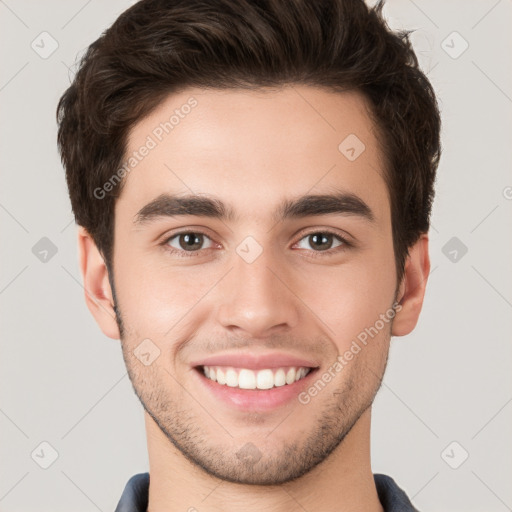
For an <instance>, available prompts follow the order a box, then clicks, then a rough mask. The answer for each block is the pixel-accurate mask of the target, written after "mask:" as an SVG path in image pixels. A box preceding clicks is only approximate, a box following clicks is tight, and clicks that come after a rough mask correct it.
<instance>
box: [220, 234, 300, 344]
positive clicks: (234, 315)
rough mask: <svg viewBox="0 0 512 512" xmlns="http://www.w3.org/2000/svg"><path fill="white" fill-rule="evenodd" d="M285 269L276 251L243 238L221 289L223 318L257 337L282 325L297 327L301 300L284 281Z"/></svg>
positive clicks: (234, 326)
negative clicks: (298, 299)
mask: <svg viewBox="0 0 512 512" xmlns="http://www.w3.org/2000/svg"><path fill="white" fill-rule="evenodd" d="M249 238H250V237H249ZM258 252H259V254H258ZM256 255H257V257H256V258H255V259H253V258H254V256H256ZM281 269H282V265H280V261H279V259H278V258H277V257H275V256H274V251H272V250H271V249H269V248H266V249H263V247H261V246H259V247H258V246H257V245H256V244H255V243H254V241H252V240H247V241H245V242H242V243H241V244H240V245H239V246H238V247H237V249H236V251H235V253H234V254H233V259H232V270H231V272H229V274H228V275H227V276H226V279H225V280H224V283H223V284H222V289H221V290H219V292H220V294H219V296H218V300H219V302H220V304H219V308H218V320H219V322H220V323H221V324H222V325H223V326H224V327H225V328H230V329H237V328H238V329H240V330H244V331H246V334H247V335H250V336H254V337H256V336H258V337H260V336H264V335H265V333H269V332H270V331H273V330H274V329H275V328H276V327H278V326H279V327H280V328H282V329H284V328H286V327H287V328H291V327H293V326H294V325H295V324H296V322H297V319H298V311H297V309H296V308H297V304H296V301H295V300H294V295H293V293H291V291H290V290H289V289H288V288H287V286H286V285H285V284H284V283H286V281H287V279H286V277H285V275H284V272H282V270H281Z"/></svg>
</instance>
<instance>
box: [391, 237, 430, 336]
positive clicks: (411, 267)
mask: <svg viewBox="0 0 512 512" xmlns="http://www.w3.org/2000/svg"><path fill="white" fill-rule="evenodd" d="M429 273H430V257H429V254H428V235H427V234H423V235H421V236H420V238H419V240H418V241H417V242H416V243H415V244H414V245H413V246H411V247H410V248H409V255H408V256H407V260H406V263H405V270H404V277H403V279H402V282H401V283H400V287H399V292H398V294H397V302H398V303H399V305H400V306H399V307H398V308H397V313H396V315H395V318H394V320H393V327H392V329H391V335H392V336H405V335H406V334H409V333H410V332H411V331H412V330H413V329H414V327H416V324H417V322H418V318H419V316H420V312H421V308H422V306H423V298H424V296H425V288H426V286H427V280H428V275H429Z"/></svg>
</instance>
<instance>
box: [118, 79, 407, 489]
mask: <svg viewBox="0 0 512 512" xmlns="http://www.w3.org/2000/svg"><path fill="white" fill-rule="evenodd" d="M186 105H188V107H187V106H186ZM173 115H174V118H171V116H173ZM170 119H171V121H170ZM166 122H167V123H168V124H167V125H166V124H165V123H166ZM374 131H375V128H374V125H373V123H372V121H371V120H370V118H369V115H368V113H367V107H366V103H365V101H364V99H363V97H362V96H360V95H358V94H357V93H355V92H350V93H349V92H344V93H333V92H327V91H325V90H321V89H318V88H313V87H306V86H300V87H299V86H294V87H285V88H283V89H280V90H277V91H276V90H274V91H268V90H267V91H262V90H259V91H257V92H256V91H251V92H248V91H240V90H229V91H228V90H224V91H219V90H208V91H206V90H199V89H188V90H185V91H183V92H181V93H179V94H175V95H172V96H170V97H169V98H168V99H167V100H166V101H165V102H164V103H162V104H161V105H160V106H159V108H157V109H156V110H155V111H154V112H153V113H152V114H151V115H150V116H148V117H147V118H145V119H144V120H142V121H140V122H139V123H138V124H137V125H136V126H135V127H134V128H133V129H132V131H131V133H130V137H129V140H128V151H127V155H126V157H127V158H129V157H130V156H132V157H133V158H136V159H137V161H136V162H135V161H132V164H135V165H133V166H132V167H133V168H132V169H131V170H130V171H129V172H128V173H127V175H126V178H125V179H126V182H125V184H124V187H123V190H122V193H121V196H120V198H119V199H118V201H117V203H116V214H115V215H116V217H115V243H114V257H113V262H114V283H115V292H116V300H117V302H116V306H117V313H118V315H119V316H118V321H119V322H120V323H121V324H122V333H121V341H122V349H123V356H124V359H125V362H126V366H127V369H128V373H129V377H130V379H131V381H132V384H133V387H134V389H135V392H136V394H137V395H138V397H139V399H140V400H141V402H142V404H143V406H144V408H145V410H146V412H147V413H148V414H149V415H150V416H151V418H152V419H153V420H154V422H155V424H156V425H158V427H159V429H161V431H162V432H163V433H164V434H165V436H166V437H167V439H168V440H169V442H170V443H172V444H173V445H174V446H175V447H176V448H177V449H178V450H180V451H181V453H182V454H184V455H185V456H186V457H187V459H188V460H189V461H192V462H193V463H194V464H196V465H197V467H199V468H202V469H203V470H205V471H206V472H208V473H210V474H212V475H215V476H217V477H220V478H222V479H225V480H229V481H234V482H241V483H251V484H269V483H273V484H279V483H283V482H286V481H290V480H292V479H294V478H297V477H299V476H301V475H304V474H306V473H307V472H309V471H310V470H311V469H312V468H314V467H315V466H316V465H317V464H319V463H320V462H322V461H323V460H325V459H326V458H327V457H328V456H329V455H330V454H331V453H332V452H333V451H335V450H336V449H337V447H339V445H340V443H341V442H342V441H343V439H344V437H345V436H346V435H347V433H348V432H349V431H350V430H351V428H352V427H353V426H354V425H355V424H356V422H357V421H358V419H359V418H360V417H361V415H362V413H363V412H365V411H366V410H367V409H368V408H369V406H370V405H371V403H372V401H373V399H374V396H375V394H376V392H377V390H378V388H379V385H380V380H381V378H382V375H383V373H384V369H385V366H386V359H387V353H388V348H389V341H390V333H391V326H392V322H393V316H394V311H393V309H392V308H393V305H394V304H395V306H396V303H395V299H396V288H397V282H396V274H395V260H394V253H393V243H392V234H391V217H390V204H389V198H388V192H387V188H386V184H385V181H384V179H383V170H382V169H383V164H382V161H381V154H380V149H379V145H378V142H377V139H376V135H375V133H374ZM347 137H349V138H348V139H347ZM340 145H341V146H340ZM363 145H364V146H363ZM143 146H145V147H146V148H148V149H147V150H143V149H141V147H143ZM134 152H137V154H136V156H135V157H134V156H133V154H134ZM304 196H315V197H312V198H309V200H308V199H305V198H304ZM330 196H332V197H334V199H329V197H330ZM186 198H187V201H184V200H185V199H186ZM155 200H157V201H155ZM180 200H181V202H180ZM194 200H195V202H194ZM398 307H400V306H398ZM356 347H358V348H356ZM350 354H351V355H350ZM242 356H244V357H245V359H244V358H243V357H242ZM213 357H217V359H216V360H213V359H212V358H213ZM219 357H221V359H219ZM222 357H223V358H224V359H222ZM206 363H210V364H206ZM205 365H206V366H209V367H210V368H213V371H212V370H210V374H212V373H215V376H216V377H218V378H219V380H221V381H222V380H223V379H222V376H223V377H224V379H227V381H228V383H227V384H221V383H219V382H215V381H214V380H211V379H208V378H207V377H206V376H205V375H204V373H203V372H204V370H203V366H205ZM292 366H295V367H300V366H304V367H305V368H313V370H309V373H307V375H306V376H305V377H303V378H300V379H299V380H296V381H294V378H297V374H295V376H294V374H293V371H291V370H290V368H291V367H292ZM230 367H232V368H233V369H232V370H230V371H229V372H228V370H229V368H230ZM279 368H281V371H279ZM258 369H259V370H260V371H258ZM207 371H208V370H207ZM269 371H270V373H269ZM228 373H229V376H228ZM219 374H221V376H219ZM242 374H243V375H242ZM283 374H284V376H283ZM233 375H234V377H233ZM212 376H213V375H212ZM298 376H299V377H300V376H301V374H298ZM237 377H238V378H239V380H237ZM272 379H274V380H272ZM283 379H284V380H283ZM254 381H256V384H257V383H258V381H259V385H260V387H263V388H265V387H267V389H241V388H245V387H249V388H250V387H252V386H253V385H254ZM292 381H293V383H291V382H292ZM269 382H270V384H269ZM283 382H290V383H285V384H283ZM319 382H320V383H319ZM268 386H273V387H271V388H268Z"/></svg>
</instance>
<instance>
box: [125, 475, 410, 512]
mask: <svg viewBox="0 0 512 512" xmlns="http://www.w3.org/2000/svg"><path fill="white" fill-rule="evenodd" d="M373 478H374V480H375V485H376V487H377V494H378V495H379V500H380V502H381V504H382V508H383V509H384V511H385V512H418V509H416V508H414V507H413V505H412V503H411V502H410V500H409V498H408V497H407V495H406V494H405V492H404V491H402V489H400V487H398V485H397V484H396V483H395V481H394V480H393V479H392V478H391V477H389V476H387V475H382V474H378V473H377V474H374V475H373ZM148 493H149V473H138V474H137V475H134V476H132V477H131V478H130V480H128V483H127V484H126V487H125V488H124V491H123V494H122V495H121V499H120V500H119V503H118V504H117V507H116V510H115V512H146V510H147V508H148Z"/></svg>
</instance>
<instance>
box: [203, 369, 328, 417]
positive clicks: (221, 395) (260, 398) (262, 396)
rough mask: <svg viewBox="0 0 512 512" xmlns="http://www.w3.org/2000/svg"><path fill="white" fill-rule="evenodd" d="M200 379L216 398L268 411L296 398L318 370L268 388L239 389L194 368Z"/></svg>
mask: <svg viewBox="0 0 512 512" xmlns="http://www.w3.org/2000/svg"><path fill="white" fill-rule="evenodd" d="M195 370H196V373H197V374H198V376H199V379H200V381H201V382H202V383H203V385H204V386H206V388H207V390H208V391H209V392H210V393H211V394H212V395H213V396H214V397H215V398H216V399H218V400H221V401H222V402H224V403H226V404H228V405H229V406H231V407H235V408H237V409H240V410H246V411H260V412H264V411H270V410H272V409H277V408H279V407H282V406H283V405H286V404H287V403H289V402H291V401H293V400H297V401H298V396H299V394H300V393H301V392H302V391H304V389H305V388H307V387H308V386H310V382H311V380H312V379H313V377H314V376H315V374H316V373H317V371H318V368H315V369H314V370H311V371H310V372H309V373H308V374H307V375H306V376H305V377H304V378H302V379H300V380H296V381H295V382H294V383H293V384H285V385H284V386H277V387H276V386H274V387H273V388H270V389H240V388H234V387H231V386H228V385H226V384H219V383H218V382H216V381H213V380H211V379H209V378H208V377H206V376H205V375H204V373H203V371H202V370H201V369H200V368H196V369H195Z"/></svg>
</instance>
